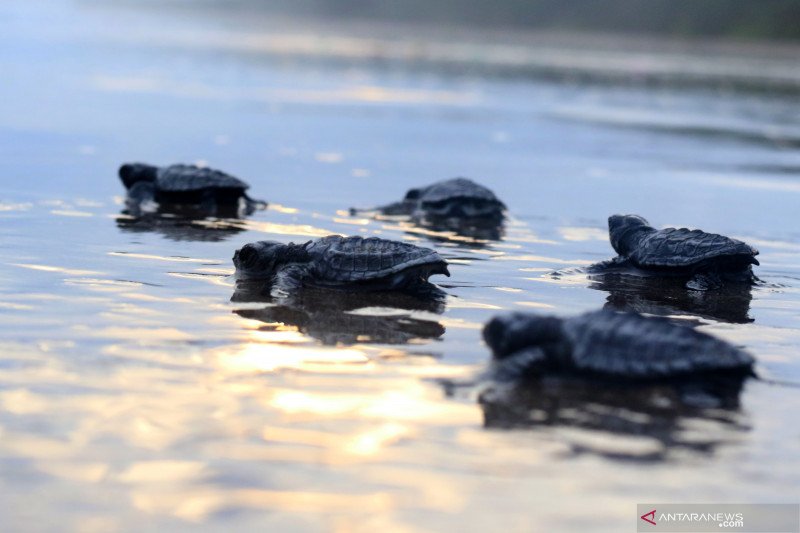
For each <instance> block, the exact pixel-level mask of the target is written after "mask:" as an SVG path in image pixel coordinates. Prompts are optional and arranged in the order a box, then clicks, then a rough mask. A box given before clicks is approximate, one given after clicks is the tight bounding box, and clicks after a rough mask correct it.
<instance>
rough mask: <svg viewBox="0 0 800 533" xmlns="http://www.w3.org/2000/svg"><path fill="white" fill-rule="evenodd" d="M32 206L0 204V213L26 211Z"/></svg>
mask: <svg viewBox="0 0 800 533" xmlns="http://www.w3.org/2000/svg"><path fill="white" fill-rule="evenodd" d="M31 207H33V204H30V203H23V204H13V203H10V202H0V212H2V211H27V210H29V209H30V208H31Z"/></svg>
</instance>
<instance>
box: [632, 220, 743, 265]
mask: <svg viewBox="0 0 800 533" xmlns="http://www.w3.org/2000/svg"><path fill="white" fill-rule="evenodd" d="M756 255H758V250H756V249H755V248H753V247H752V246H750V245H748V244H746V243H744V242H742V241H739V240H736V239H731V238H729V237H725V236H724V235H717V234H715V233H706V232H704V231H700V230H689V229H686V228H680V229H675V228H667V229H662V230H658V231H654V232H652V233H650V234H649V235H646V236H644V237H643V238H642V240H641V242H640V243H639V245H638V246H637V247H636V248H634V249H633V250H632V251H631V253H630V255H629V259H630V260H631V261H632V262H633V263H634V264H635V265H636V266H640V267H644V268H690V267H692V266H697V265H699V264H701V263H705V264H714V263H719V265H720V266H722V265H731V266H733V267H739V268H743V267H746V266H747V265H750V264H754V265H757V264H758V261H757V260H756V259H755V256H756Z"/></svg>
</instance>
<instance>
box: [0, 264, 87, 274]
mask: <svg viewBox="0 0 800 533" xmlns="http://www.w3.org/2000/svg"><path fill="white" fill-rule="evenodd" d="M9 264H10V265H11V266H15V267H20V268H27V269H30V270H40V271H42V272H60V273H62V274H69V275H70V276H96V275H98V274H102V272H97V271H96V270H78V269H73V268H64V267H57V266H51V265H37V264H33V263H9Z"/></svg>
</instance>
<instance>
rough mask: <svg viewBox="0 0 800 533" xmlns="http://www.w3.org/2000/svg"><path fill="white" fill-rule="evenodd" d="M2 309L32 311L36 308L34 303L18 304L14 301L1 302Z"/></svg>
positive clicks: (0, 307)
mask: <svg viewBox="0 0 800 533" xmlns="http://www.w3.org/2000/svg"><path fill="white" fill-rule="evenodd" d="M0 309H11V310H13V311H30V310H31V309H35V308H34V307H33V306H32V305H28V304H18V303H14V302H0Z"/></svg>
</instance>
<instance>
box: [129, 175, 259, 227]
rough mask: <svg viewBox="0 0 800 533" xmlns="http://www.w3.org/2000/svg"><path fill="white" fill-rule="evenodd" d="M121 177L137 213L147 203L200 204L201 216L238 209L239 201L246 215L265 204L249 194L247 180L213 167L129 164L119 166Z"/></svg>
mask: <svg viewBox="0 0 800 533" xmlns="http://www.w3.org/2000/svg"><path fill="white" fill-rule="evenodd" d="M119 176H120V179H121V180H122V183H123V185H125V188H126V189H127V190H128V199H127V200H128V201H127V203H128V207H129V209H130V210H131V211H133V212H134V213H137V212H141V211H142V210H143V209H144V207H145V204H147V203H148V202H153V203H156V204H159V205H161V206H164V205H173V204H174V205H192V206H198V207H199V209H200V213H202V215H207V214H212V215H213V214H217V211H218V210H219V211H231V210H230V208H231V207H235V208H237V209H238V207H239V206H240V204H241V206H242V207H243V208H244V212H245V213H246V214H250V213H252V212H253V211H254V210H255V209H258V208H264V207H266V203H265V202H262V201H260V200H254V199H252V198H250V197H249V196H248V195H247V193H246V191H247V189H249V188H250V186H249V185H248V184H247V183H245V182H244V181H242V180H240V179H238V178H235V177H233V176H231V175H229V174H226V173H225V172H222V171H220V170H215V169H212V168H205V167H198V166H195V165H170V166H167V167H156V166H153V165H147V164H144V163H126V164H124V165H122V166H121V167H120V169H119Z"/></svg>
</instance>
